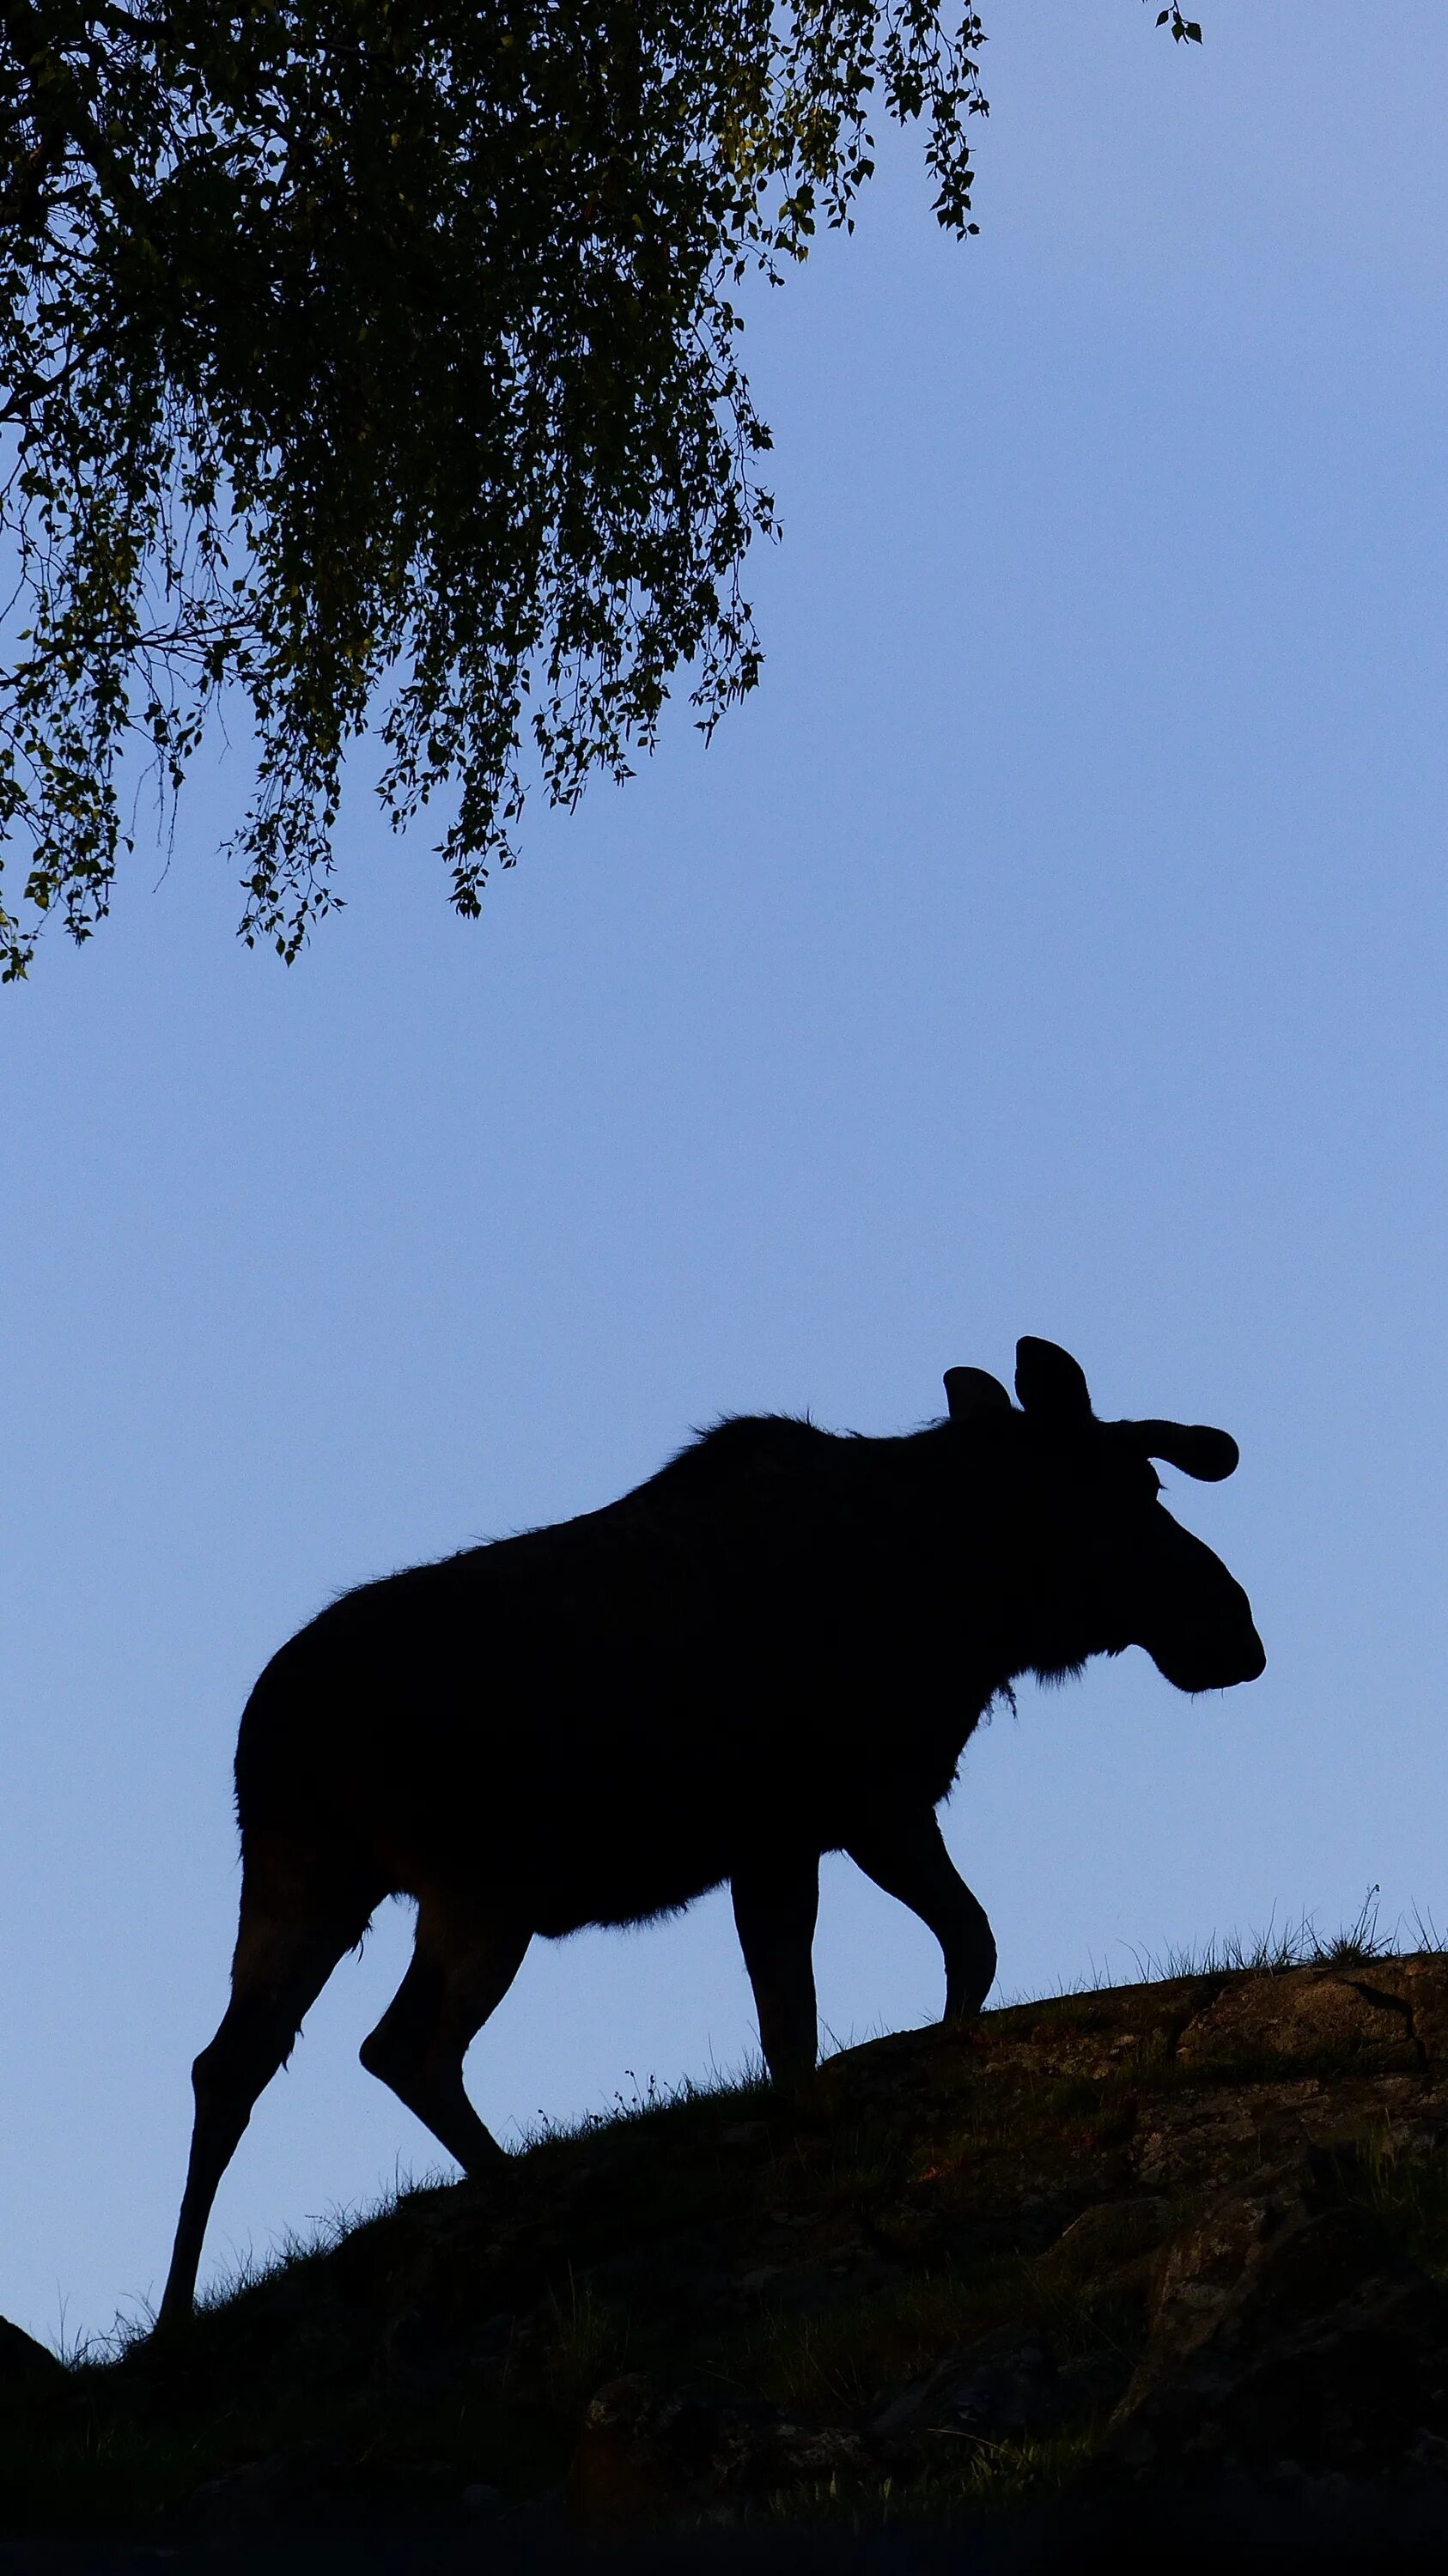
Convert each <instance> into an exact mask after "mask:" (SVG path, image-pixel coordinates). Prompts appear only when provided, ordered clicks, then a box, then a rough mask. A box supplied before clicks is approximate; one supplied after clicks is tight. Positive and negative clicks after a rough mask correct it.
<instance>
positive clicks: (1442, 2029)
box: [1393, 1959, 1448, 2066]
mask: <svg viewBox="0 0 1448 2576" xmlns="http://www.w3.org/2000/svg"><path fill="white" fill-rule="evenodd" d="M1393 1983H1394V1986H1395V1987H1396V1988H1397V1989H1398V1990H1399V1991H1400V1992H1401V1993H1402V1996H1403V1999H1404V2001H1405V2002H1406V2004H1407V2007H1408V2010H1409V2012H1410V2013H1411V2014H1412V2016H1413V2037H1414V2039H1415V2040H1416V2041H1417V2043H1418V2046H1419V2047H1420V2048H1421V2049H1422V2051H1423V2055H1424V2056H1425V2058H1426V2059H1427V2061H1428V2064H1429V2065H1430V2066H1441V2065H1442V2064H1443V2063H1444V2061H1445V2060H1448V1959H1405V1960H1404V1961H1403V1963H1402V1965H1401V1967H1400V1968H1399V1969H1398V1972H1397V1975H1396V1977H1395V1978H1394V1980H1393Z"/></svg>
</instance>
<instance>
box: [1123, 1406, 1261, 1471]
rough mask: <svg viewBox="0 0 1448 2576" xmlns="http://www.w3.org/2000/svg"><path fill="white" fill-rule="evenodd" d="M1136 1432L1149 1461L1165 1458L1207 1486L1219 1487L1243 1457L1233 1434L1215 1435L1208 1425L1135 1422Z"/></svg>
mask: <svg viewBox="0 0 1448 2576" xmlns="http://www.w3.org/2000/svg"><path fill="white" fill-rule="evenodd" d="M1132 1429H1133V1431H1135V1432H1136V1433H1137V1435H1138V1436H1139V1438H1140V1440H1141V1444H1142V1447H1143V1448H1144V1449H1145V1451H1146V1454H1147V1456H1148V1458H1164V1459H1165V1460H1166V1463H1167V1465H1168V1466H1169V1467H1180V1468H1181V1470H1182V1472H1183V1474H1184V1475H1187V1476H1195V1477H1196V1479H1197V1481H1198V1483H1199V1484H1203V1485H1219V1484H1220V1483H1221V1481H1222V1478H1223V1477H1224V1476H1230V1474H1231V1473H1232V1470H1233V1468H1234V1467H1235V1466H1236V1464H1237V1460H1238V1459H1239V1457H1240V1456H1241V1454H1242V1453H1241V1451H1240V1450H1239V1449H1238V1447H1237V1443H1236V1441H1235V1440H1234V1439H1233V1438H1232V1435H1231V1433H1230V1431H1214V1430H1212V1428H1211V1426H1210V1424H1209V1423H1205V1422H1135V1423H1133V1424H1132Z"/></svg>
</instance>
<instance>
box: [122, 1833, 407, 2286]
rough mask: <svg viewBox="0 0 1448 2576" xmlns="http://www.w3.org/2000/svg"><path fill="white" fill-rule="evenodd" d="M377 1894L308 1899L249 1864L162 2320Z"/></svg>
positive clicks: (197, 2072) (192, 2276) (204, 2056)
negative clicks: (306, 2022)
mask: <svg viewBox="0 0 1448 2576" xmlns="http://www.w3.org/2000/svg"><path fill="white" fill-rule="evenodd" d="M374 1902H375V1899H374V1900H372V1901H363V1900H361V1899H358V1900H355V1901H353V1902H350V1903H347V1902H342V1901H336V1902H333V1903H331V1904H320V1905H319V1904H317V1903H315V1902H313V1903H311V1904H308V1903H307V1902H306V1901H305V1900H304V1898H303V1897H302V1895H301V1894H300V1892H299V1889H298V1886H297V1882H296V1881H295V1880H292V1879H291V1877H290V1873H287V1874H286V1875H282V1876H279V1875H278V1874H277V1873H275V1872H273V1871H270V1870H267V1869H266V1868H264V1867H263V1868H262V1869H256V1868H249V1869H248V1872H247V1875H246V1877H245V1878H244V1879H243V1882H242V1895H241V1923H240V1927H239V1929H238V1932H237V1941H236V1955H235V1958H234V1960H233V1962H232V1970H231V2001H230V2003H229V2004H228V2006H227V2008H226V2012H225V2014H224V2015H223V2017H222V2021H221V2026H220V2028H219V2029H218V2031H217V2033H216V2036H215V2038H214V2039H213V2040H212V2042H211V2044H210V2046H209V2047H207V2048H204V2049H203V2050H202V2052H201V2055H200V2056H199V2057H198V2058H197V2060H196V2063H195V2065H194V2066H193V2068H192V2070H191V2081H192V2087H193V2090H194V2092H195V2096H196V2118H195V2123H194V2126H193V2129H192V2133H191V2157H190V2162H189V2164H188V2167H187V2172H186V2189H185V2192H184V2194H183V2197H182V2202H181V2216H180V2219H179V2221H178V2223H177V2228H176V2243H175V2248H174V2250H173V2253H172V2256H171V2269H170V2271H169V2273H168V2275H167V2279H166V2288H165V2291H164V2293H163V2295H162V2299H161V2307H160V2312H159V2315H158V2317H157V2323H158V2325H162V2326H168V2327H169V2326H171V2325H173V2324H175V2323H176V2321H177V2320H178V2319H179V2318H181V2317H186V2316H189V2315H190V2313H191V2303H192V2299H193V2297H194V2296H195V2290H196V2275H197V2272H198V2270H199V2268H200V2263H201V2248H202V2244H203V2241H204V2239H205V2235H206V2222H207V2220H208V2219H209V2217H210V2215H211V2205H212V2202H213V2201H214V2200H215V2198H216V2192H217V2186H218V2185H219V2183H220V2181H221V2177H222V2175H223V2174H224V2173H225V2171H226V2168H227V2166H228V2165H229V2164H230V2162H231V2159H232V2157H233V2155H234V2154H235V2152H236V2149H237V2146H238V2143H239V2141H240V2139H241V2136H242V2132H243V2131H244V2129H245V2128H246V2125H247V2122H248V2121H249V2120H250V2118H251V2114H252V2110H253V2107H254V2106H255V2103H256V2101H257V2098H258V2096H259V2095H260V2093H261V2092H262V2091H263V2089H264V2088H265V2086H266V2085H268V2084H269V2083H270V2082H271V2079H272V2077H273V2076H274V2075H275V2074H276V2072H277V2070H278V2068H279V2067H281V2066H284V2065H285V2064H286V2061H287V2059H288V2058H289V2057H290V2055H291V2052H292V2046H293V2043H294V2041H295V2039H296V2036H297V2032H298V2031H299V2030H300V2028H301V2025H302V2020H303V2017H304V2015H305V2014H306V2013H307V2012H308V2011H309V2010H310V2008H311V2006H312V2005H313V2004H314V2003H315V2002H316V1999H317V1997H318V1995H319V1994H320V1993H321V1991H322V1988H323V1986H324V1985H325V1984H326V1982H327V1979H328V1978H329V1977H330V1975H331V1973H332V1970H333V1969H334V1968H335V1967H336V1965H337V1962H338V1960H339V1959H340V1958H342V1957H343V1956H344V1954H345V1953H346V1952H347V1951H348V1950H351V1949H355V1947H356V1945H357V1943H358V1942H359V1941H360V1940H361V1938H362V1935H363V1933H364V1932H365V1931H366V1929H367V1925H368V1923H369V1921H370V1919H371V1916H372V1911H373V1903H374Z"/></svg>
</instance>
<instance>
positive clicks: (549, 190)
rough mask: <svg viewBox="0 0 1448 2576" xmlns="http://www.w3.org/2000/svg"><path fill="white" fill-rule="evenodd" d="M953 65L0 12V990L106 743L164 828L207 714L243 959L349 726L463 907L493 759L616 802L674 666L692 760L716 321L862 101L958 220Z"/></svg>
mask: <svg viewBox="0 0 1448 2576" xmlns="http://www.w3.org/2000/svg"><path fill="white" fill-rule="evenodd" d="M1163 15H1164V16H1170V18H1171V21H1172V24H1173V32H1174V33H1176V34H1178V35H1187V34H1191V35H1195V33H1196V32H1197V31H1196V29H1195V27H1194V26H1193V25H1192V24H1191V23H1190V22H1188V21H1186V20H1184V19H1182V17H1181V15H1180V12H1179V11H1172V12H1169V13H1163ZM982 37H983V30H982V27H981V23H980V20H979V18H978V16H977V14H976V12H975V11H974V10H973V9H965V10H964V11H963V12H961V13H960V14H959V15H958V16H956V15H946V14H943V13H942V10H941V8H940V7H939V6H938V5H937V4H936V0H779V5H776V0H710V4H709V5H708V6H701V5H699V0H501V5H498V6H495V7H493V8H481V9H480V8H478V7H476V6H471V5H466V0H231V5H229V6H228V5H224V4H223V5H219V6H202V5H198V0H130V5H125V6H123V5H119V0H112V5H101V6H87V5H83V0H0V137H3V142H0V151H3V156H4V158H3V166H0V422H3V425H4V436H5V439H6V442H7V444H6V450H5V454H4V468H5V472H4V481H3V492H4V505H5V517H4V525H5V527H6V529H7V532H8V544H9V546H11V547H13V548H14V549H15V560H14V562H13V563H12V573H13V574H14V575H15V577H16V578H15V588H14V591H13V595H12V597H11V600H10V606H9V615H10V624H11V632H10V635H9V637H8V638H7V645H8V650H7V652H6V656H5V659H6V662H7V664H8V669H7V673H6V676H5V678H4V682H3V696H0V839H3V840H6V841H9V842H10V843H12V844H14V845H15V846H16V849H17V852H18V854H19V855H20V857H21V863H22V867H23V869H24V878H23V891H22V892H21V893H20V894H18V895H16V894H14V893H12V895H11V898H10V903H11V906H12V907H16V906H18V909H14V908H10V909H7V908H6V906H5V905H3V904H0V965H3V972H4V974H5V976H6V977H7V979H8V978H13V977H15V976H18V975H22V974H23V973H24V972H25V970H26V967H27V965H28V963H29V961H30V958H31V955H32V953H33V948H34V942H35V937H36V934H37V931H38V929H39V927H40V925H41V924H42V923H43V921H44V920H45V918H46V917H47V916H49V915H54V914H57V913H58V914H59V916H60V917H61V919H62V920H63V922H64V923H65V926H66V928H67V929H68V930H69V931H70V932H71V933H72V935H73V936H74V937H75V938H77V939H83V938H85V937H87V936H88V935H89V933H90V932H91V930H92V929H93V928H94V926H95V924H96V923H97V921H98V920H100V919H101V918H102V917H103V916H104V914H105V912H106V910H107V907H108V903H109V897H110V889H111V884H112V880H113V876H114V871H115V867H116V862H117V857H118V854H119V853H120V852H121V851H122V850H125V849H128V848H129V847H130V846H131V844H130V842H129V840H128V838H127V835H126V832H125V829H124V813H125V805H124V800H123V796H122V793H121V788H122V779H121V774H120V773H121V768H122V764H123V755H124V754H125V753H126V751H127V749H128V748H130V747H131V746H133V745H135V744H137V743H138V742H139V744H140V746H142V747H143V748H144V749H145V750H147V751H148V752H149V753H150V754H151V755H152V756H153V757H154V759H155V761H156V763H157V764H158V773H159V777H160V780H161V782H162V784H163V787H164V788H165V789H166V790H167V791H168V792H170V793H174V791H175V790H176V789H178V788H179V786H180V784H181V782H182V779H183V776H184V774H185V772H186V769H187V766H188V763H189V761H190V759H191V757H192V755H193V753H194V752H195V749H196V747H197V743H198V741H199V739H200V735H201V732H202V728H203V724H204V722H205V719H206V716H207V713H208V710H209V708H210V707H211V705H212V702H213V701H214V700H215V699H216V698H217V696H218V694H219V693H220V692H221V691H223V690H224V689H230V690H232V691H239V692H241V693H243V694H244V700H245V702H246V704H247V705H248V707H249V710H250V717H251V723H252V727H253V731H254V743H255V757H256V776H257V788H256V795H255V798H254V800H253V802H252V804H251V807H250V810H249V812H248V814H247V816H246V819H245V821H244V822H243V824H242V826H241V828H240V831H239V834H238V836H237V840H236V843H235V845H234V846H235V849H236V852H237V854H238V858H239V862H240V872H241V879H242V883H243V885H244V887H245V895H246V902H245V912H244V918H243V923H242V929H243V934H244V936H245V937H246V938H247V939H248V940H249V941H250V940H253V939H256V938H258V937H262V938H266V939H268V940H272V941H274V942H275V944H276V946H277V948H278V949H279V951H280V952H281V954H282V955H283V956H284V957H288V958H290V957H292V956H293V955H295V953H296V950H297V948H298V946H299V944H300V943H301V941H302V939H303V938H304V936H305V934H306V930H307V926H308V924H309V922H310V921H311V920H312V919H314V918H315V917H317V916H318V915H319V914H321V913H323V912H325V911H326V910H327V909H328V908H329V907H330V906H331V905H332V904H333V903H334V902H335V901H336V900H337V898H336V896H335V894H334V892H333V877H332V869H333V852H332V833H333V826H334V823H335V818H336V811H337V801H338V794H339V788H340V781H341V771H342V764H343V757H344V753H345V750H346V747H347V745H348V744H349V742H352V741H355V740H356V739H357V737H359V736H360V735H361V734H363V733H364V731H367V730H369V729H372V728H375V730H376V732H377V734H378V736H379V737H380V742H381V745H382V755H383V767H382V775H381V781H380V786H381V795H382V800H383V804H384V806H385V808H386V810H387V811H388V813H389V815H390V816H391V818H392V820H393V822H394V823H395V824H398V825H400V824H402V823H404V822H405V821H406V820H407V819H408V818H409V817H411V816H413V815H414V814H415V813H416V812H417V810H418V808H419V807H420V806H422V805H424V804H426V803H427V802H428V801H429V799H430V798H431V797H432V796H434V795H435V794H436V793H438V792H439V791H441V790H448V791H450V794H451V798H452V819H451V821H450V822H449V824H448V826H447V829H446V830H445V832H444V833H443V836H442V840H441V843H440V848H441V851H442V854H443V856H444V858H445V859H446V861H447V862H448V864H449V866H450V868H451V872H452V897H453V901H454V903H455V904H456V906H457V908H458V910H459V911H460V912H463V913H469V914H471V913H475V912H476V911H477V909H478V902H479V895H480V890H481V888H482V885H483V883H484V880H485V878H486V876H487V872H488V867H489V864H490V862H493V861H499V860H501V861H503V862H504V863H506V862H507V861H508V860H509V859H510V858H511V856H512V855H513V843H512V834H513V830H514V827H515V825H516V822H517V819H518V815H519V812H520V809H521V806H522V801H523V791H524V772H525V768H526V767H527V765H528V764H529V763H530V762H531V763H532V764H534V765H535V767H536V772H537V775H538V776H539V778H540V779H541V782H542V785H543V788H544V791H545V792H546V794H547V795H548V796H549V797H550V798H551V799H552V800H553V801H554V802H555V803H559V804H563V805H565V806H567V805H572V804H573V803H574V802H575V800H576V799H577V797H578V795H579V794H580V792H581V790H582V787H583V785H584V783H585V781H586V779H587V777H588V775H589V773H590V771H592V770H595V769H600V768H601V769H604V770H606V771H609V772H611V773H612V774H613V775H614V776H616V777H623V776H626V775H627V774H628V769H629V761H630V757H631V756H632V755H633V754H634V753H635V752H636V751H637V750H638V749H639V748H645V749H646V748H647V747H648V746H650V745H651V744H652V742H653V739H654V735H655V730H656V727H657V724H658V720H659V714H660V710H661V708H662V706H663V703H664V701H665V699H666V697H667V695H668V692H669V685H670V681H671V679H672V677H673V675H674V674H675V673H676V672H677V671H679V670H680V669H682V668H686V667H687V669H688V671H689V673H690V680H691V700H692V704H693V706H694V709H695V711H696V716H697V721H698V722H699V724H700V725H701V726H702V727H703V728H704V730H705V731H706V732H707V731H709V730H710V729H711V728H712V726H713V725H714V724H715V722H716V721H717V719H718V717H719V715H720V713H721V712H722V711H723V709H724V708H725V707H726V706H728V705H729V704H730V702H731V701H732V700H734V699H735V698H737V697H739V696H741V695H742V694H743V693H744V692H745V691H746V690H748V689H749V688H751V687H752V686H753V685H754V681H755V678H756V675H757V672H758V667H759V647H758V643H757V639H756V636H755V631H754V627H753V624H752V621H751V617H750V611H749V606H748V603H747V601H746V600H745V599H744V598H743V596H742V595H741V592H740V587H739V577H740V570H741V565H742V561H743V557H744V555H745V552H746V549H747V547H748V545H749V542H750V539H751V536H752V535H753V533H754V532H755V531H756V530H758V529H769V528H770V527H771V526H772V524H773V511H772V503H771V500H770V496H769V494H768V493H767V492H766V491H765V490H764V489H763V488H762V487H761V485H760V483H759V481H758V479H757V472H756V467H757V461H758V459H759V457H760V454H761V452H762V451H763V450H764V449H765V448H767V447H768V445H769V435H768V431H767V430H766V428H765V427H764V425H763V423H762V422H761V421H760V419H759V417H758V415H757V413H756V412H755V410H754V408H753V405H752V403H751V400H750V395H749V389H748V386H747V384H746V382H745V379H744V377H743V375H742V373H741V372H740V367H739V363H738V355H737V347H738V332H739V327H740V324H739V315H738V312H737V310H736V308H735V305H734V303H733V302H732V301H731V293H732V290H733V289H735V288H736V287H737V285H738V282H739V281H740V279H741V278H742V277H743V276H744V274H745V272H746V270H747V269H748V267H749V266H750V265H752V264H756V263H757V264H758V265H759V266H760V267H762V268H763V270H764V271H765V272H766V273H767V274H768V275H770V276H771V277H778V276H779V275H780V274H781V273H782V272H783V270H784V268H785V267H786V266H787V264H788V263H789V262H790V261H791V260H798V259H802V258H803V257H804V256H805V253H806V251H807V248H808V245H809V241H810V237H811V235H812V234H813V232H814V229H815V226H816V224H817V223H819V222H821V221H823V222H825V223H827V224H831V225H836V224H841V223H848V221H849V219H850V208H851V205H852V203H853V200H854V197H855V195H856V192H857V190H858V189H859V187H860V186H861V184H862V182H863V181H864V180H865V179H866V178H868V176H869V174H870V171H871V168H872V153H873V145H872V141H871V137H870V134H869V132H868V131H867V125H866V119H867V115H868V113H869V108H870V103H871V101H872V99H873V100H878V101H880V102H881V103H882V104H883V106H884V108H885V111H886V112H887V113H888V114H890V115H892V116H894V117H895V118H897V119H898V120H900V121H902V122H912V121H917V120H918V121H919V122H921V123H922V125H923V127H924V131H925V135H926V146H925V148H926V155H927V159H928V161H929V164H930V167H931V170H932V172H933V175H934V179H935V183H936V200H935V211H936V215H937V217H938V219H939V221H940V222H941V223H942V224H943V225H944V226H945V227H946V228H947V229H948V230H949V231H952V232H954V233H957V234H959V233H964V232H968V231H973V230H974V229H975V227H974V225H973V224H972V223H971V221H970V191H971V175H972V174H971V160H970V149H969V142H968V133H969V120H970V118H971V117H972V116H973V115H976V114H980V113H983V112H984V109H985V100H984V97H983V96H982V93H981V89H980V82H979V73H978V50H979V46H980V44H981V42H982Z"/></svg>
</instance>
